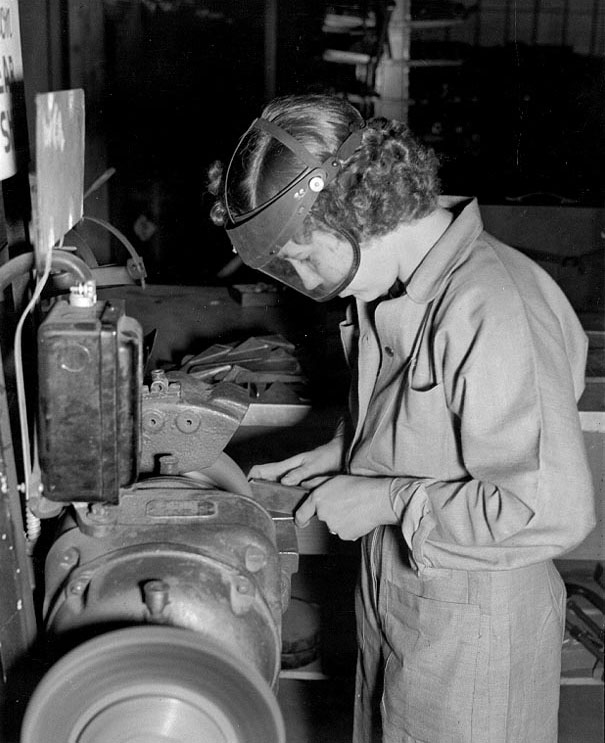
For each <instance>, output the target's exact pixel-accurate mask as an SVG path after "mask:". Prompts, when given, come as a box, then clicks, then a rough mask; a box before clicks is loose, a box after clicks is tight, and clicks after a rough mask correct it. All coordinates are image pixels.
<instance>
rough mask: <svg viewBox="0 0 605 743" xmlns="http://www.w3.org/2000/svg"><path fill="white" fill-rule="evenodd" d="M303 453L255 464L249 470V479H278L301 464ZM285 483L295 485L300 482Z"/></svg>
mask: <svg viewBox="0 0 605 743" xmlns="http://www.w3.org/2000/svg"><path fill="white" fill-rule="evenodd" d="M301 460H302V455H301V454H296V455H295V456H293V457H289V458H288V459H282V460H281V461H279V462H267V464H255V465H254V466H253V467H251V468H250V471H249V472H248V479H249V480H271V481H277V480H280V479H281V478H282V476H283V475H284V474H286V473H287V472H288V473H289V472H290V471H291V470H293V469H295V468H296V467H298V466H299V465H300V464H301ZM284 484H285V485H288V484H289V485H294V484H298V483H287V482H284Z"/></svg>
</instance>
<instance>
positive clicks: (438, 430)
mask: <svg viewBox="0 0 605 743" xmlns="http://www.w3.org/2000/svg"><path fill="white" fill-rule="evenodd" d="M211 190H212V191H213V192H214V193H216V194H217V195H218V199H217V202H216V203H215V205H214V207H213V212H212V214H213V219H214V221H215V223H217V224H222V225H224V226H225V227H226V229H227V233H228V235H229V237H230V239H231V242H232V244H233V247H234V249H235V250H236V251H237V252H238V254H239V255H240V257H241V258H242V260H243V261H244V262H245V263H246V264H248V265H249V266H252V267H254V268H257V269H259V270H261V271H263V272H265V273H266V274H268V275H270V276H272V277H274V278H276V279H279V280H280V281H281V282H283V283H285V284H287V285H288V286H290V287H293V288H294V289H297V290H299V291H300V292H302V293H304V294H306V295H307V296H309V297H312V298H313V299H316V300H318V301H325V300H328V299H330V298H332V297H336V296H338V297H351V298H352V300H354V301H352V302H351V304H350V307H349V312H348V315H347V318H346V320H345V321H344V322H343V323H342V324H341V333H342V339H343V343H344V347H345V352H346V355H347V358H348V360H349V365H350V368H351V372H352V389H351V395H350V413H351V415H350V420H348V421H344V422H343V425H342V426H341V427H340V428H339V430H338V431H337V433H336V435H335V437H334V438H333V439H332V440H331V441H330V442H329V443H326V444H325V445H323V446H320V447H319V448H316V449H314V450H312V451H306V452H303V453H301V454H299V455H297V456H294V457H291V458H289V459H286V460H285V461H281V462H276V463H269V464H264V465H257V466H255V467H253V468H252V470H251V471H250V476H251V477H255V478H264V479H268V480H279V481H281V482H282V483H285V484H291V485H299V484H303V485H305V486H306V487H308V488H309V489H310V494H309V496H308V498H307V499H306V500H305V501H304V503H303V504H302V505H301V506H300V507H299V509H298V511H297V514H296V521H297V523H298V525H299V526H304V525H305V524H306V523H307V522H308V521H309V519H311V517H312V516H317V518H319V519H320V520H321V521H324V522H325V523H326V525H327V527H328V528H329V530H330V531H331V532H332V533H335V534H337V535H339V537H340V538H341V539H345V540H355V539H358V538H359V537H362V538H363V542H362V566H361V575H360V582H359V587H358V592H357V605H356V611H357V626H358V643H359V658H358V667H357V682H356V703H355V721H354V740H355V743H370V741H383V742H384V743H412V741H418V742H420V741H422V743H471V742H472V743H513V742H514V743H556V741H557V709H558V701H559V676H560V662H561V642H562V639H563V632H564V616H565V588H564V584H563V581H562V580H561V577H560V576H559V574H558V572H557V570H556V569H555V567H554V565H553V562H552V559H553V558H554V557H557V556H560V555H562V554H563V553H565V552H566V551H568V550H570V549H572V548H573V547H574V546H575V545H577V544H578V543H579V542H581V541H582V540H583V539H584V537H585V536H586V535H587V534H588V533H589V532H590V530H591V529H592V528H593V527H594V525H595V516H594V504H593V489H592V483H591V476H590V472H589V468H588V464H587V459H586V454H585V449H584V443H583V436H582V431H581V428H580V422H579V416H578V411H577V401H578V398H579V397H580V395H581V393H582V390H583V386H584V368H585V359H586V350H587V341H586V337H585V334H584V333H583V331H582V328H581V326H580V323H579V322H578V319H577V318H576V316H575V314H574V312H573V311H572V309H571V307H570V305H569V303H568V301H567V300H566V298H565V296H564V295H563V293H562V292H561V290H560V289H559V288H558V286H557V285H556V284H555V282H554V281H553V280H552V279H551V278H550V277H549V276H548V275H547V274H546V273H545V272H544V271H543V270H542V269H541V268H539V267H538V266H537V265H535V264H534V263H533V262H532V261H531V260H529V259H528V258H527V257H525V256H523V255H522V254H521V253H519V252H517V251H516V250H514V249H512V248H510V247H508V246H506V245H504V244H502V243H501V242H499V241H498V240H496V239H495V238H494V237H492V236H491V235H489V234H487V233H486V232H485V231H484V230H483V226H482V223H481V216H480V213H479V208H478V205H477V202H476V200H475V199H472V198H446V197H443V196H440V193H439V183H438V177H437V162H436V159H435V157H434V155H433V154H432V152H431V151H430V150H428V149H426V148H425V147H424V146H422V145H421V144H419V143H418V142H417V141H416V140H415V139H414V138H413V137H412V135H411V134H410V131H409V130H408V128H407V127H406V126H405V125H404V124H402V123H399V122H396V121H387V120H385V119H382V118H376V119H372V120H369V121H367V122H365V121H364V120H363V119H362V118H361V117H360V115H359V113H358V112H357V111H356V109H354V108H353V107H352V106H351V105H350V104H348V103H347V102H346V101H343V100H341V99H338V98H332V97H328V96H317V95H309V96H293V97H288V98H282V99H277V100H275V101H273V102H271V103H269V104H268V105H267V106H266V108H265V109H264V111H263V112H262V115H261V116H260V118H258V119H256V120H255V121H254V122H253V123H252V125H251V126H250V128H249V129H248V130H247V131H246V132H245V134H244V135H243V137H242V139H241V140H240V142H239V144H238V146H237V148H236V150H235V152H234V154H233V157H232V159H231V162H230V164H229V166H228V168H226V169H221V167H220V166H219V165H218V164H217V166H216V167H215V168H214V169H213V171H212V173H211Z"/></svg>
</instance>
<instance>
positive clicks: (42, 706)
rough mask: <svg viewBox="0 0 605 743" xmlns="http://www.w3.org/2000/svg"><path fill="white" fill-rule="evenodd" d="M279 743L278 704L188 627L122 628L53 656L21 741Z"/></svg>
mask: <svg viewBox="0 0 605 743" xmlns="http://www.w3.org/2000/svg"><path fill="white" fill-rule="evenodd" d="M59 741H61V743H63V742H65V743H261V742H262V743H285V732H284V724H283V720H282V717H281V713H280V710H279V707H278V705H277V701H276V700H275V697H274V695H273V693H272V692H271V689H270V688H269V686H268V684H267V682H266V681H265V680H264V679H263V678H262V676H261V675H260V674H259V673H258V671H256V669H254V668H252V667H251V666H249V665H248V664H246V663H245V662H244V661H242V660H241V659H238V658H235V657H234V656H232V655H231V654H230V653H228V652H227V651H225V650H224V649H223V648H221V647H219V646H218V645H215V644H214V643H211V642H209V641H208V640H207V639H205V638H204V637H201V636H200V635H198V634H196V633H194V632H191V631H189V630H184V629H179V628H175V627H150V626H145V627H130V628H127V629H121V630H117V631H113V632H109V633H107V634H104V635H101V636H99V637H96V638H95V639H93V640H89V641H88V642H86V643H84V644H82V645H80V646H79V647H77V648H76V649H75V650H72V651H71V652H70V653H68V654H67V655H66V656H64V657H63V658H62V659H61V660H59V661H58V663H56V664H55V665H54V666H53V667H52V668H51V669H50V670H49V671H48V673H47V674H46V675H45V676H44V678H43V679H42V681H41V682H40V684H39V685H38V687H37V688H36V690H35V692H34V694H33V696H32V698H31V700H30V703H29V705H28V708H27V710H26V713H25V719H24V722H23V727H22V732H21V743H43V742H48V743H51V742H52V743H55V742H56V743H58V742H59Z"/></svg>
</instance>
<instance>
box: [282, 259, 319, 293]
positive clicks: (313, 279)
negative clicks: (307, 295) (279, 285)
mask: <svg viewBox="0 0 605 743" xmlns="http://www.w3.org/2000/svg"><path fill="white" fill-rule="evenodd" d="M290 262H291V264H292V266H293V267H294V270H295V271H296V273H297V274H298V278H299V279H300V280H301V281H302V283H303V286H304V287H305V289H307V291H311V290H312V289H316V288H317V287H318V286H319V285H320V284H321V283H323V279H322V278H321V276H319V275H318V274H316V273H315V271H314V270H313V269H312V268H310V267H309V266H308V265H307V264H306V263H303V262H302V261H297V260H290Z"/></svg>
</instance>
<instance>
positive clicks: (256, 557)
mask: <svg viewBox="0 0 605 743" xmlns="http://www.w3.org/2000/svg"><path fill="white" fill-rule="evenodd" d="M244 564H245V565H246V570H249V571H250V572H251V573H258V571H259V570H262V569H263V568H264V567H265V565H266V564H267V554H266V552H265V551H264V550H263V549H262V548H261V547H259V546H257V545H256V544H250V545H248V547H246V553H245V555H244Z"/></svg>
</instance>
